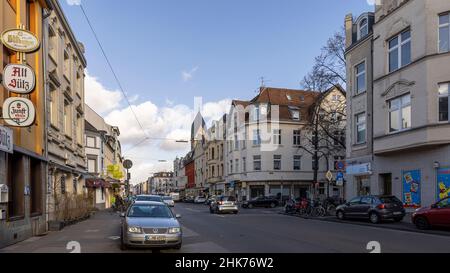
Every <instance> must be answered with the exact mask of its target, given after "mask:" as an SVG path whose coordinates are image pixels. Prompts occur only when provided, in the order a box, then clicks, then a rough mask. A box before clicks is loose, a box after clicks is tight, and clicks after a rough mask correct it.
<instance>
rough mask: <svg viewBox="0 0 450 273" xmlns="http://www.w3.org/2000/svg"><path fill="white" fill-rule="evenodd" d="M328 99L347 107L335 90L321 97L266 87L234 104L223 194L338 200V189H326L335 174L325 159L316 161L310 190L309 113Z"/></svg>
mask: <svg viewBox="0 0 450 273" xmlns="http://www.w3.org/2000/svg"><path fill="white" fill-rule="evenodd" d="M331 98H338V101H336V102H337V103H342V102H345V94H344V93H343V92H342V90H341V89H338V88H333V89H330V91H328V92H326V93H325V94H321V93H318V92H312V91H302V90H289V89H280V88H266V87H262V88H261V90H260V94H259V95H258V96H256V97H255V98H254V99H252V100H251V101H233V105H232V108H231V110H230V113H229V115H228V121H227V141H226V144H225V150H226V153H227V154H226V159H225V162H226V164H225V165H226V167H225V172H226V187H225V193H226V194H229V195H235V196H237V198H238V200H248V199H252V198H255V197H258V196H277V197H278V198H280V199H281V198H283V199H287V198H290V197H312V194H314V193H315V191H316V190H317V193H318V195H319V196H325V195H327V194H331V195H339V194H340V189H339V188H337V187H328V183H327V182H326V179H325V173H326V171H328V170H330V171H334V168H333V166H332V164H333V162H334V161H333V160H330V159H329V158H320V159H319V162H318V177H317V181H318V182H319V183H318V184H316V185H314V183H313V182H314V171H313V166H314V163H313V154H312V153H311V152H312V150H311V147H308V146H309V135H310V131H309V130H310V129H309V127H308V125H309V124H310V122H311V111H312V109H313V108H314V107H315V106H316V103H322V102H324V103H325V102H328V100H330V101H331V100H332V99H331ZM344 153H345V152H344ZM339 155H340V157H342V158H343V156H345V155H342V154H339ZM327 191H328V193H327ZM336 191H337V192H336Z"/></svg>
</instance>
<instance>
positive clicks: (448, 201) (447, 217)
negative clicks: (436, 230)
mask: <svg viewBox="0 0 450 273" xmlns="http://www.w3.org/2000/svg"><path fill="white" fill-rule="evenodd" d="M412 222H413V223H414V224H415V225H416V226H417V228H419V229H429V228H432V227H434V226H436V227H448V228H450V197H447V198H445V199H442V200H441V201H439V202H437V203H436V204H434V205H432V206H430V207H424V208H420V209H418V210H416V211H415V212H414V213H413V215H412Z"/></svg>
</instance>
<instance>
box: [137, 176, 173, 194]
mask: <svg viewBox="0 0 450 273" xmlns="http://www.w3.org/2000/svg"><path fill="white" fill-rule="evenodd" d="M149 189H150V191H151V194H164V195H168V194H169V193H171V192H174V191H175V190H176V187H175V184H174V177H173V172H159V173H155V174H153V176H152V177H151V178H150V188H149ZM144 191H145V190H144Z"/></svg>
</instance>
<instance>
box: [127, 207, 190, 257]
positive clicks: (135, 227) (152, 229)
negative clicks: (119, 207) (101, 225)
mask: <svg viewBox="0 0 450 273" xmlns="http://www.w3.org/2000/svg"><path fill="white" fill-rule="evenodd" d="M121 217H123V218H124V219H123V221H122V225H121V248H122V250H125V249H127V248H128V247H130V246H133V247H142V248H144V247H145V248H175V249H180V248H181V244H182V230H181V225H180V223H179V222H178V220H177V218H180V217H181V216H180V215H174V214H173V212H172V210H171V209H169V207H168V206H167V205H165V204H162V203H160V202H153V201H136V202H135V203H134V204H133V205H131V206H130V208H128V210H127V212H126V213H122V214H121Z"/></svg>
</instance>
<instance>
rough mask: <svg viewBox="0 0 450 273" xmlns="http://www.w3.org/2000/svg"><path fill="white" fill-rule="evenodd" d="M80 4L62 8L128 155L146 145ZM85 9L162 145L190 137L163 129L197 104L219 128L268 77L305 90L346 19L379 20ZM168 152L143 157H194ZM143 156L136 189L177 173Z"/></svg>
mask: <svg viewBox="0 0 450 273" xmlns="http://www.w3.org/2000/svg"><path fill="white" fill-rule="evenodd" d="M79 1H80V0H61V1H60V2H61V4H62V6H63V9H64V11H65V13H66V16H67V17H68V19H69V22H70V24H71V26H72V29H73V31H74V32H75V34H76V37H77V38H78V39H79V40H80V41H81V42H83V43H84V45H85V47H86V58H87V60H88V75H89V77H88V79H87V81H89V82H87V83H86V87H89V88H90V89H91V90H89V89H87V90H86V92H87V93H89V92H90V94H87V102H88V104H91V106H92V107H93V108H94V109H97V111H98V112H99V113H100V114H102V115H104V116H105V118H106V120H107V121H108V122H109V123H116V124H117V125H119V126H121V127H124V128H121V130H122V132H123V139H122V142H123V145H124V150H126V148H127V146H130V145H131V144H133V143H136V141H137V140H139V138H142V137H143V135H141V136H139V130H138V129H137V128H135V127H136V123H135V122H134V121H133V120H132V119H130V118H129V117H128V118H124V116H127V115H128V116H130V115H129V114H130V113H129V111H128V112H127V110H126V109H125V108H126V105H125V104H124V101H123V98H122V97H121V95H120V93H118V92H117V89H118V87H117V85H116V83H115V81H114V80H113V77H112V74H111V72H110V71H109V69H108V68H107V66H106V62H105V60H104V58H103V57H102V55H101V52H100V50H99V48H98V46H97V44H96V42H95V40H94V37H93V35H92V33H91V32H90V29H89V27H88V24H87V23H86V21H85V19H84V17H83V15H82V12H81V10H80V8H79V7H78V6H76V5H69V4H68V2H72V3H73V2H79ZM81 1H82V4H83V6H84V8H85V10H86V12H87V13H88V15H89V16H90V19H91V22H92V24H93V25H94V28H95V29H96V31H97V34H98V36H99V38H100V40H101V41H102V44H103V46H104V48H105V50H106V52H107V54H108V56H109V58H110V60H111V62H112V64H113V66H114V68H115V70H116V72H117V73H118V75H119V78H120V80H121V82H122V84H123V86H124V89H125V90H126V92H127V93H128V96H129V97H130V98H131V99H132V101H133V104H134V105H135V107H136V111H137V112H139V113H138V114H139V115H140V118H141V119H142V120H144V123H145V124H144V127H145V128H146V129H147V130H148V133H149V134H150V135H152V136H157V137H167V136H179V137H182V136H185V135H186V134H187V132H188V127H186V126H185V125H183V124H182V123H181V122H179V123H177V124H175V125H173V126H170V128H162V127H164V126H163V125H164V124H167V120H169V121H171V120H173V119H176V118H177V115H181V116H186V115H188V113H190V110H192V108H193V100H194V96H201V97H203V101H204V102H205V103H206V102H210V104H209V106H207V107H206V108H207V109H206V112H207V113H206V114H205V115H206V116H207V118H209V119H214V118H216V117H217V116H219V115H220V114H221V113H219V112H221V111H220V110H222V109H224V107H225V105H226V104H227V100H226V99H250V98H252V97H253V96H254V95H255V94H256V93H255V91H256V90H257V88H258V86H259V85H260V77H262V76H264V77H265V78H266V80H267V85H269V86H274V87H286V88H299V87H300V84H299V83H300V81H301V79H302V77H303V76H304V75H305V74H306V73H307V72H308V70H309V69H310V68H311V66H312V62H313V60H314V57H315V56H316V55H318V54H319V52H320V48H321V46H322V45H324V43H325V42H326V40H327V39H328V38H329V37H330V36H331V35H332V34H333V33H334V32H335V31H337V30H339V28H341V27H342V25H343V23H344V17H345V15H346V14H347V13H350V12H351V13H353V14H354V15H359V14H360V13H362V12H365V11H368V10H373V6H370V5H368V3H367V1H366V0H314V1H304V0H129V1H119V0H81ZM124 3H126V4H127V5H124ZM97 89H98V90H97ZM204 108H205V107H204ZM204 110H205V109H204ZM222 111H223V110H222ZM189 118H190V116H189ZM147 120H148V122H147ZM187 120H189V119H186V120H185V121H187ZM185 123H188V122H185ZM116 124H114V125H116ZM188 125H189V124H188ZM165 144H168V143H145V144H144V146H143V147H139V148H140V149H138V150H140V151H142V150H146V149H147V152H146V153H145V154H148V153H151V154H153V155H155V157H156V158H161V157H163V158H164V159H167V160H172V159H173V158H174V157H175V156H176V155H182V154H183V153H184V152H185V151H186V150H187V148H186V147H180V146H176V147H166V146H173V145H170V144H169V145H166V146H165ZM141 148H142V149H141ZM135 153H136V152H133V153H130V156H131V155H133V156H134V157H135V158H136V161H139V162H138V167H137V169H139V170H137V172H139V174H138V177H137V179H140V180H142V179H144V178H145V177H146V176H148V175H147V172H151V171H147V169H151V170H153V171H158V170H163V169H170V165H171V164H165V165H164V164H158V163H155V162H154V161H153V162H152V160H149V159H145V154H139V153H138V154H135ZM140 158H142V159H140ZM139 164H140V165H139ZM144 173H146V174H144ZM134 182H139V181H134Z"/></svg>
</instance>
